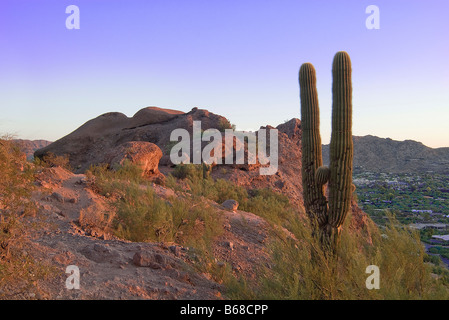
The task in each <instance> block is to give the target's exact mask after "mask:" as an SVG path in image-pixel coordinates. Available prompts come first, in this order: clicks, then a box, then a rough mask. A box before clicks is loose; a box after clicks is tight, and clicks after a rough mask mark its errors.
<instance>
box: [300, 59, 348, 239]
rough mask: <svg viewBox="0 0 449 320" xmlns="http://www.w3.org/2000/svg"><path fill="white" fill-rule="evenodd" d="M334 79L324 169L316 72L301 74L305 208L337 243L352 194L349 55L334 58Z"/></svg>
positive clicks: (305, 68)
mask: <svg viewBox="0 0 449 320" xmlns="http://www.w3.org/2000/svg"><path fill="white" fill-rule="evenodd" d="M311 70H313V71H311ZM332 77H333V80H332V81H333V82H332V135H331V143H330V166H329V168H327V167H324V166H322V155H321V137H320V133H319V114H318V113H319V109H318V97H317V93H316V78H315V69H314V68H313V66H312V65H311V64H310V63H305V64H303V65H302V66H301V68H300V72H299V85H300V91H301V93H300V98H301V121H302V130H303V134H302V140H301V141H302V161H303V168H302V175H303V177H302V180H303V189H304V206H305V209H306V212H307V213H308V215H309V216H311V217H314V218H316V219H317V221H318V225H319V227H320V229H321V230H323V231H324V232H325V234H326V235H327V237H328V238H329V239H330V240H332V242H334V244H335V243H337V242H338V238H339V235H340V231H341V226H342V224H343V222H344V220H345V218H346V216H347V213H348V211H349V209H350V205H351V196H352V191H353V186H352V160H353V143H352V83H351V60H350V58H349V55H348V54H347V53H346V52H343V51H342V52H337V54H336V55H335V57H334V61H333V65H332ZM318 143H319V144H320V146H319V147H318V146H317V144H318ZM326 182H329V185H328V188H329V197H328V199H329V201H328V203H327V202H326V199H325V197H324V192H323V186H324V184H325V183H326ZM323 198H324V200H323Z"/></svg>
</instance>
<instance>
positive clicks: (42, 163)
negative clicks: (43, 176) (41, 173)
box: [34, 152, 72, 171]
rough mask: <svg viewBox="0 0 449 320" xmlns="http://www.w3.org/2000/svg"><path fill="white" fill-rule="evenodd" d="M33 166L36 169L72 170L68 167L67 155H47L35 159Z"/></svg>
mask: <svg viewBox="0 0 449 320" xmlns="http://www.w3.org/2000/svg"><path fill="white" fill-rule="evenodd" d="M34 164H35V165H36V166H38V167H44V168H51V167H61V168H64V169H67V170H69V171H71V170H72V167H71V166H70V161H69V156H68V155H66V154H65V155H61V156H59V155H56V154H54V153H51V152H49V153H47V154H46V155H44V156H43V157H42V159H41V158H35V159H34Z"/></svg>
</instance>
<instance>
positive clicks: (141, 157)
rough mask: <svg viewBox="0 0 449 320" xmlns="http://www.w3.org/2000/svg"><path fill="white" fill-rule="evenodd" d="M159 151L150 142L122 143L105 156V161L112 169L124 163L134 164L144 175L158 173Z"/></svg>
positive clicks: (160, 154)
mask: <svg viewBox="0 0 449 320" xmlns="http://www.w3.org/2000/svg"><path fill="white" fill-rule="evenodd" d="M161 157H162V151H161V149H160V148H159V147H158V146H157V145H155V144H154V143H151V142H146V141H130V142H125V143H122V144H121V145H119V146H117V147H115V148H114V149H112V150H111V151H109V152H108V153H107V154H106V155H105V161H106V163H107V164H109V165H110V166H111V167H112V168H116V167H117V166H120V165H123V164H124V163H125V161H129V162H130V163H132V164H136V165H137V166H139V167H140V168H141V169H142V173H143V174H144V175H151V174H154V173H158V172H159V170H158V165H159V160H160V159H161Z"/></svg>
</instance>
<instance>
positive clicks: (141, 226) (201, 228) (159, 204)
mask: <svg viewBox="0 0 449 320" xmlns="http://www.w3.org/2000/svg"><path fill="white" fill-rule="evenodd" d="M139 170H140V169H139V168H138V167H136V166H134V165H132V164H130V163H125V164H124V165H123V166H121V167H120V168H118V169H117V170H114V171H112V170H108V169H107V167H105V166H96V167H91V168H90V169H89V171H88V173H87V176H88V178H89V180H91V181H92V188H93V189H94V190H95V191H96V192H98V193H100V194H102V195H105V196H107V197H109V198H110V200H111V204H112V205H113V206H114V207H115V208H116V209H117V210H116V214H115V216H114V219H113V221H112V228H113V230H114V233H115V234H116V235H117V236H119V237H121V238H125V239H128V240H131V241H176V242H178V243H181V244H185V245H197V244H198V243H199V242H203V243H204V244H209V243H210V241H211V240H212V238H214V237H216V236H218V235H219V234H220V232H221V231H220V230H221V228H222V227H221V224H220V219H219V218H218V217H216V216H215V214H212V212H213V210H212V209H210V208H209V206H208V205H207V203H203V202H202V201H201V200H200V199H198V200H196V199H193V198H192V199H182V198H175V197H173V198H169V199H163V198H161V197H159V196H158V195H157V194H156V193H155V191H154V189H153V188H152V186H151V183H149V182H148V181H147V180H145V178H143V177H142V175H141V174H140V171H139ZM198 239H201V241H200V240H198Z"/></svg>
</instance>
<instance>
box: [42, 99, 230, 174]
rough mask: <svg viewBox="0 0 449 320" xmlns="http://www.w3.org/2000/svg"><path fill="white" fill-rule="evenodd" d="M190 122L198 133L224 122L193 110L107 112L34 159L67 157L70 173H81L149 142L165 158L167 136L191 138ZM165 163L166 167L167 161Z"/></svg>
mask: <svg viewBox="0 0 449 320" xmlns="http://www.w3.org/2000/svg"><path fill="white" fill-rule="evenodd" d="M193 121H201V126H202V127H201V129H202V130H207V129H210V128H219V127H220V126H222V124H223V123H226V122H227V119H226V118H224V117H222V116H219V115H216V114H213V113H210V112H209V111H207V110H201V109H197V108H193V109H192V111H190V112H188V113H184V112H182V111H177V110H169V109H161V108H157V107H148V108H144V109H141V110H140V111H138V112H137V113H136V114H135V115H134V116H133V117H132V118H128V117H127V116H126V115H124V114H123V113H119V112H110V113H106V114H103V115H101V116H99V117H97V118H95V119H92V120H89V121H88V122H86V123H85V124H83V125H82V126H81V127H79V128H78V129H76V130H75V131H73V132H72V133H70V134H68V135H66V136H65V137H62V138H61V139H59V140H57V141H55V142H53V143H52V144H50V145H48V146H46V147H44V148H41V149H39V150H37V151H36V152H35V153H34V155H35V156H36V157H38V158H42V157H43V156H44V155H46V154H48V153H53V154H55V155H67V156H68V158H69V161H70V165H71V167H72V168H74V171H75V172H76V173H83V172H85V171H86V170H87V169H88V168H89V167H90V166H91V165H95V164H100V163H108V160H109V159H105V155H107V154H108V153H109V152H110V150H112V149H115V148H117V147H118V146H120V145H122V144H123V143H126V142H131V141H145V142H150V143H153V144H155V145H157V146H158V147H159V148H160V149H161V151H162V152H163V153H165V154H168V152H169V147H170V145H172V144H173V143H172V142H170V133H171V132H172V131H173V130H175V129H186V130H187V131H188V132H189V133H190V134H191V135H192V131H193ZM167 163H168V164H170V162H169V161H168V162H167Z"/></svg>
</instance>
